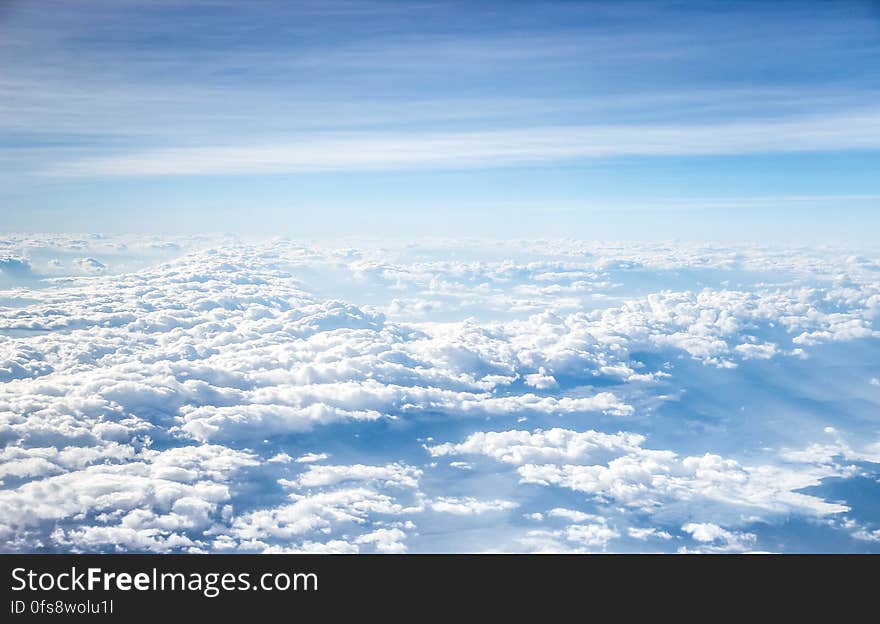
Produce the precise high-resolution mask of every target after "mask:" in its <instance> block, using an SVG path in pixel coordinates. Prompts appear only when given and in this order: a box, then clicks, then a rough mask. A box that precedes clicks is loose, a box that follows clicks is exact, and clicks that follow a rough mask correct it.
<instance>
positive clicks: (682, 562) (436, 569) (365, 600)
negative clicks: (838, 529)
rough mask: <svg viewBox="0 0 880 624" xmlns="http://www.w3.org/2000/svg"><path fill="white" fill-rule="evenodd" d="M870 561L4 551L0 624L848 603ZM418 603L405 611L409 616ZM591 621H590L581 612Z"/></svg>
mask: <svg viewBox="0 0 880 624" xmlns="http://www.w3.org/2000/svg"><path fill="white" fill-rule="evenodd" d="M877 563H878V559H877V558H876V557H874V556H812V555H810V556H734V555H730V556H677V555H670V556H663V555H659V556H657V555H655V556H641V555H614V556H606V555H165V556H161V555H3V556H0V564H2V575H3V582H2V592H3V603H2V610H3V616H2V618H0V621H3V622H16V621H24V620H28V621H33V620H35V619H40V620H43V619H52V620H56V621H57V620H58V619H64V618H68V617H74V618H79V619H82V618H89V619H92V620H104V621H131V620H132V619H134V618H136V619H137V620H138V621H143V620H144V619H146V620H147V621H149V620H153V621H155V620H159V619H161V618H169V617H170V618H176V617H178V616H181V615H183V614H199V616H200V617H204V618H208V619H210V618H218V619H220V620H223V621H227V620H228V619H230V618H238V619H239V621H241V620H243V619H245V618H247V619H252V618H254V617H258V618H260V619H259V620H258V621H263V619H269V618H270V617H276V616H277V615H279V614H280V615H284V619H285V621H289V620H290V619H291V618H294V619H299V618H300V617H301V616H315V617H318V616H322V617H326V616H334V615H335V616H339V617H341V616H342V615H344V614H351V613H353V612H355V613H357V612H360V613H363V614H365V615H366V614H371V615H373V616H378V615H382V614H385V615H392V614H395V615H401V614H405V613H409V614H410V615H411V616H412V617H413V618H420V617H422V616H425V615H426V614H428V613H430V614H432V615H437V614H444V615H446V616H456V617H461V618H464V619H465V620H466V619H467V617H466V616H467V615H468V614H471V613H472V612H473V609H475V608H478V609H479V610H480V611H481V612H483V613H491V614H494V615H496V616H501V615H502V614H510V615H516V616H523V615H526V614H528V615H532V616H536V617H540V616H542V615H543V616H544V617H546V616H548V615H549V614H551V613H558V610H559V609H560V608H563V607H565V608H567V609H581V610H583V612H584V614H585V615H586V614H588V613H592V612H593V611H594V610H595V609H596V608H598V607H602V608H603V609H604V608H608V607H611V608H613V609H616V610H617V611H618V612H619V613H621V614H624V613H627V614H632V613H633V612H643V613H654V614H656V613H667V614H668V613H680V612H682V611H689V610H693V609H695V608H696V605H697V604H704V603H706V601H709V602H710V603H712V604H715V605H717V607H718V608H719V609H722V610H723V611H724V612H725V613H727V614H729V613H731V612H737V611H739V612H742V613H743V614H747V613H753V610H754V609H755V608H758V606H759V605H763V607H762V608H765V607H766V606H770V605H774V606H776V607H782V608H785V609H786V610H790V609H795V610H797V609H799V608H804V607H808V608H809V609H814V608H821V607H826V608H828V609H829V612H837V609H838V608H844V607H852V606H853V605H854V604H856V603H857V602H858V601H859V600H865V599H866V598H867V597H870V596H871V595H872V591H871V590H872V588H873V586H874V584H875V581H874V578H876V571H877V570H878V567H877ZM414 606H417V611H411V610H412V609H413V608H414ZM587 619H591V618H587Z"/></svg>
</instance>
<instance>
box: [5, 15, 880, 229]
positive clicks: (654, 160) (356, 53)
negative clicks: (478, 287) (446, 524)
mask: <svg viewBox="0 0 880 624" xmlns="http://www.w3.org/2000/svg"><path fill="white" fill-rule="evenodd" d="M0 63H2V67H3V71H2V73H0V214H2V229H3V230H6V231H13V230H17V231H50V230H54V231H94V230H97V231H108V232H120V231H147V232H165V233H183V232H203V231H232V232H239V233H242V234H247V235H263V234H283V235H288V236H294V237H316V238H321V237H330V236H334V235H360V234H364V235H381V236H389V237H400V238H407V237H418V236H424V235H438V234H439V235H450V236H469V235H477V236H485V235H492V236H502V237H503V236H558V235H565V236H573V237H579V238H608V237H613V238H672V237H678V238H684V239H701V240H728V239H744V240H758V241H762V242H769V241H775V240H780V239H782V240H795V241H827V242H843V241H850V240H859V241H863V242H864V241H873V240H876V239H877V236H878V234H880V226H878V222H880V219H877V217H876V214H877V210H878V207H880V175H878V164H880V105H878V102H880V98H878V94H880V3H878V2H872V1H868V0H865V1H860V2H845V1H839V2H773V3H769V2H659V1H652V2H636V1H633V2H606V3H603V2H515V1H510V0H507V1H504V2H488V1H487V2H479V3H477V2H368V1H358V2H346V1H333V0H329V1H321V2H259V1H258V2H247V3H243V2H225V1H219V0H218V1H204V2H185V3H183V2H173V1H170V0H169V1H165V0H159V1H153V2H133V1H127V0H123V1H110V0H103V1H94V0H90V1H84V2H51V1H48V0H46V1H41V2H16V1H12V2H10V1H8V0H6V1H3V2H2V3H0Z"/></svg>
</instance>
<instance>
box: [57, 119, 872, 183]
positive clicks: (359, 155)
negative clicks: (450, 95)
mask: <svg viewBox="0 0 880 624" xmlns="http://www.w3.org/2000/svg"><path fill="white" fill-rule="evenodd" d="M878 148H880V112H877V111H860V112H857V113H852V114H849V115H839V116H829V117H811V118H801V119H793V120H781V121H780V120H764V121H752V122H738V123H721V124H694V125H629V126H623V125H621V126H614V125H609V126H570V127H544V128H522V129H513V130H500V131H496V130H492V131H482V132H457V133H411V134H392V133H387V134H376V133H361V134H333V135H316V136H308V137H304V138H303V139H301V140H300V141H296V142H289V143H282V144H262V145H256V144H255V145H221V146H211V147H171V148H166V149H157V150H148V151H141V152H131V153H127V154H126V153H117V154H114V155H112V156H107V157H93V158H85V159H80V160H74V161H70V162H67V163H61V164H59V165H56V166H55V167H52V168H50V169H48V170H46V172H45V173H47V174H49V175H53V176H63V177H105V176H174V175H215V174H224V175H233V174H265V173H308V172H321V171H375V170H396V169H449V168H452V169H458V168H487V167H501V166H512V165H518V164H529V163H532V164H534V163H542V162H560V161H568V160H577V159H582V158H613V157H626V156H711V155H733V154H755V153H794V152H816V151H843V150H872V149H878Z"/></svg>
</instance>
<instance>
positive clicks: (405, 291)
mask: <svg viewBox="0 0 880 624" xmlns="http://www.w3.org/2000/svg"><path fill="white" fill-rule="evenodd" d="M453 248H454V249H455V250H456V251H455V254H454V256H455V257H456V258H458V259H456V260H450V259H449V258H450V257H452V256H453V253H452V251H451V250H452V249H453ZM2 258H5V260H0V271H2V275H0V277H2V278H3V279H5V280H7V281H5V282H0V287H3V288H7V290H4V291H0V442H2V445H3V446H2V450H0V540H2V544H3V549H4V550H7V551H13V550H75V551H91V550H98V551H114V550H119V551H163V552H164V551H192V552H208V551H223V552H228V551H234V550H245V551H271V552H302V551H309V552H317V551H321V552H325V551H326V552H363V551H378V552H405V551H413V550H420V549H429V550H430V549H434V550H441V549H442V550H455V549H457V548H461V549H467V550H514V551H515V550H533V551H551V550H552V551H556V550H559V551H564V550H577V551H587V550H589V551H592V550H609V549H618V548H619V549H627V548H629V549H639V548H640V547H641V546H639V545H642V546H643V545H645V544H651V545H652V546H651V547H652V548H653V547H656V548H658V549H667V550H668V549H679V548H681V549H685V550H688V549H690V550H695V549H702V550H710V549H714V550H728V551H732V550H751V549H758V548H760V547H761V531H760V530H759V528H760V526H761V523H764V524H765V525H767V526H769V525H772V524H773V523H779V522H784V521H786V519H789V520H790V519H791V518H798V519H800V521H803V522H816V523H820V524H822V526H826V527H829V528H828V530H829V531H843V532H847V531H848V532H849V533H848V534H855V533H859V534H860V535H869V534H871V533H870V531H874V530H876V527H874V526H873V525H871V524H870V522H868V521H866V520H864V519H861V518H857V517H856V516H858V512H859V510H858V509H856V508H854V507H853V505H852V504H849V503H848V502H847V501H845V500H843V499H842V498H840V497H837V496H832V495H830V494H827V493H822V492H821V491H820V489H821V488H822V487H823V484H825V483H826V482H829V481H828V480H829V479H831V478H835V479H860V478H863V477H864V476H867V475H870V474H872V472H871V471H872V470H873V468H871V466H873V465H874V464H876V463H878V455H877V454H876V453H875V452H874V450H872V449H875V448H876V435H874V434H871V435H874V437H873V438H871V439H869V440H866V441H865V440H864V439H863V437H862V436H864V435H868V434H869V433H870V432H868V431H866V429H865V426H864V422H865V419H864V418H861V419H859V418H857V417H856V416H858V415H859V414H862V413H863V412H862V411H858V410H865V409H867V407H866V406H870V405H874V406H876V405H877V403H878V402H880V396H878V394H877V390H876V388H877V386H876V384H875V385H872V384H871V383H870V380H871V379H873V378H874V377H876V376H877V374H878V373H880V371H878V370H877V369H876V361H877V360H876V358H874V359H873V363H874V368H873V369H870V366H871V364H870V362H871V361H872V359H871V354H874V355H876V352H877V351H876V347H877V344H878V338H880V333H878V329H877V320H878V318H880V313H878V312H880V277H878V276H880V265H878V263H877V262H875V261H872V260H870V259H868V258H866V257H864V256H856V257H854V256H851V255H844V254H837V255H835V253H834V252H833V251H830V250H820V251H814V252H812V253H806V252H804V251H803V250H795V251H773V250H764V249H753V248H743V249H736V250H729V249H718V248H699V247H687V246H682V245H679V246H666V247H664V246H649V245H645V246H635V247H633V246H629V247H623V246H614V245H587V244H584V243H577V242H560V243H517V244H508V245H507V246H506V247H497V246H496V247H492V248H491V249H489V251H488V253H487V251H486V247H485V245H483V246H479V245H473V246H472V245H470V244H468V243H451V242H438V243H432V244H430V245H425V246H423V247H413V248H407V249H401V250H393V249H378V248H369V247H367V248H364V249H353V248H321V247H316V246H307V245H301V244H298V243H293V242H288V241H272V242H267V243H261V244H244V243H239V242H235V241H231V240H226V239H223V240H219V239H217V240H213V239H180V240H173V241H170V240H160V239H151V238H140V239H139V238H133V237H129V238H113V237H109V238H108V237H99V236H86V237H82V238H76V237H61V236H56V237H24V236H16V237H9V238H7V239H6V240H3V241H0V259H2ZM10 280H11V281H10ZM838 344H846V345H857V346H858V348H857V349H855V348H854V351H853V353H864V354H866V355H865V356H864V358H865V359H864V361H861V360H860V361H853V362H851V363H850V365H851V366H853V367H854V369H853V370H854V373H853V375H855V373H856V372H858V375H861V376H862V377H864V380H863V383H861V382H860V384H861V385H858V386H856V385H854V384H855V381H852V380H854V379H855V376H853V377H852V378H847V382H848V384H849V385H847V390H846V393H847V397H850V398H848V399H847V400H848V401H849V403H847V406H848V407H846V408H845V409H846V410H849V411H847V412H846V413H847V414H850V413H851V414H852V418H851V419H850V420H847V422H844V423H840V422H837V421H835V419H834V418H835V413H833V412H829V413H827V414H826V415H825V416H826V418H825V421H826V422H824V423H823V426H827V425H828V424H829V423H833V424H834V425H835V426H836V427H838V428H840V429H834V432H835V434H834V435H835V441H834V442H831V443H829V442H826V441H822V440H818V441H817V440H816V439H815V438H808V437H805V436H802V437H800V438H796V437H792V435H789V434H787V433H786V432H785V431H784V428H783V427H779V426H775V427H774V426H771V425H772V423H773V422H775V421H774V418H777V416H776V415H775V414H774V413H772V412H766V413H763V414H762V415H761V416H760V418H761V419H763V420H761V422H760V423H755V424H754V426H753V427H752V428H751V429H750V428H749V427H748V426H746V425H747V424H748V423H746V421H744V420H743V419H744V418H745V417H738V416H737V414H738V413H739V412H737V409H738V408H737V407H736V406H733V405H726V404H722V405H721V406H720V407H719V406H718V405H715V407H713V408H712V409H713V410H714V411H711V413H710V411H708V410H709V408H708V407H706V405H707V404H708V403H709V399H707V398H705V397H711V396H712V394H713V392H716V391H717V392H718V393H719V396H721V394H723V393H722V390H721V389H722V388H724V387H725V384H728V383H731V380H734V379H735V380H737V383H740V384H745V385H744V386H743V387H745V388H746V389H750V392H746V393H745V394H746V395H748V396H738V397H737V400H740V399H743V400H745V399H746V398H748V397H751V396H754V397H755V398H754V400H753V401H752V403H754V404H758V403H759V401H760V400H763V401H764V402H765V403H767V404H768V405H769V404H770V403H771V402H772V401H771V400H770V399H769V398H766V397H769V396H771V395H770V394H769V392H770V391H769V390H768V389H767V388H766V387H765V386H763V385H761V382H760V377H761V375H773V376H774V377H773V379H774V384H776V386H775V389H774V390H773V392H775V393H776V394H774V395H772V396H773V397H774V398H773V401H778V400H782V399H784V398H786V397H789V398H790V399H791V400H790V401H789V402H788V403H786V404H785V406H779V407H778V409H779V410H781V412H780V414H782V415H784V416H785V417H786V418H789V417H790V418H795V417H796V416H797V415H796V414H794V415H792V414H788V411H790V410H792V409H794V408H792V407H791V406H792V405H797V404H799V403H798V402H797V401H796V399H798V400H800V399H799V397H801V396H802V395H804V396H806V395H805V394H804V393H805V392H806V391H805V390H804V389H803V388H800V387H797V385H796V384H797V380H796V379H792V378H785V377H784V371H785V370H786V367H787V366H794V365H795V363H798V364H797V365H798V366H802V367H806V368H805V369H804V370H807V371H808V372H809V371H811V370H816V371H818V370H819V367H820V366H822V365H823V364H822V362H824V361H825V360H824V359H823V358H826V357H827V358H833V357H835V356H834V353H835V352H834V345H838ZM761 367H764V368H761ZM810 367H814V368H810ZM835 370H840V367H839V366H838V367H837V368H836V369H835ZM684 371H690V372H689V373H688V374H687V375H685V373H684ZM817 374H818V373H817ZM862 377H859V379H861V378H862ZM694 378H698V379H699V380H700V383H701V384H702V385H701V386H700V387H698V388H696V390H697V392H696V393H695V392H694V388H693V387H691V385H692V383H691V381H692V379H694ZM850 382H852V383H850ZM749 384H751V385H749ZM850 386H851V387H850ZM812 392H813V395H810V400H811V401H813V405H815V404H816V403H817V402H822V401H826V400H828V401H829V402H830V399H831V398H832V397H819V396H815V393H816V390H815V388H813V390H812ZM786 393H788V394H786ZM691 397H694V398H691ZM761 397H765V398H763V399H762V398H761ZM779 397H782V399H780V398H779ZM715 403H716V404H717V403H719V401H717V400H716V401H715ZM802 403H803V402H801V403H800V404H802ZM750 405H751V403H750ZM741 409H745V407H743V408H741ZM676 410H679V411H678V412H676ZM676 413H680V414H681V419H680V420H678V421H676V420H675V419H674V415H675V414H676ZM719 413H722V414H723V417H721V416H718V414H719ZM779 417H780V418H781V417H782V416H779ZM802 418H804V419H807V420H808V421H809V422H813V421H814V420H818V419H819V418H820V415H818V414H816V413H815V410H811V411H810V412H808V413H805V415H803V416H802ZM807 420H804V422H807ZM524 422H528V423H529V425H528V426H523V425H522V424H521V423H524ZM765 422H766V425H765ZM847 423H852V426H853V427H856V425H858V427H860V428H858V429H853V430H852V431H850V430H849V429H848V427H849V424H847ZM756 427H759V428H760V431H759V430H758V429H756ZM725 428H726V429H727V431H728V433H727V434H725V433H724V429H725ZM821 431H822V430H821V428H820V429H819V432H820V434H821ZM874 433H876V432H874ZM821 435H829V434H821ZM732 436H734V437H735V436H740V437H739V438H737V439H736V440H735V444H730V440H731V437H732ZM774 436H775V437H774ZM846 436H849V437H850V438H851V439H852V440H855V442H853V443H852V444H851V443H849V442H845V441H844V438H845V437H846ZM655 440H657V441H658V442H655ZM768 440H769V441H768ZM859 440H863V441H862V442H859ZM661 441H662V442H661ZM659 443H662V444H663V445H665V446H658V444H659ZM774 445H775V446H774ZM737 449H739V450H737ZM331 462H332V463H331ZM493 466H494V467H493ZM499 466H500V467H502V470H500V471H499V470H498V467H499ZM548 488H549V489H552V490H553V491H554V492H557V493H558V494H557V495H558V496H567V497H569V498H570V501H571V502H570V504H566V506H564V507H563V506H560V505H558V504H555V505H550V506H546V503H544V502H542V501H543V495H542V492H546V491H548ZM536 521H538V522H541V523H543V524H544V525H547V526H542V527H540V528H535V526H534V522H536ZM487 526H491V527H495V528H496V529H497V530H496V531H495V532H494V535H495V537H493V538H492V540H491V541H486V540H487V538H486V536H485V534H484V533H482V530H483V529H484V528H485V527H487ZM856 526H857V527H858V528H857V529H856V528H853V527H856ZM755 527H759V528H755ZM427 535H443V536H446V537H445V539H446V540H448V541H446V542H436V541H435V542H431V541H430V538H429V537H426V536H427ZM435 539H436V538H435ZM853 539H856V540H858V539H859V538H858V537H853ZM456 540H462V541H460V542H459V541H456ZM865 541H866V540H864V539H862V540H861V542H862V543H864V542H865Z"/></svg>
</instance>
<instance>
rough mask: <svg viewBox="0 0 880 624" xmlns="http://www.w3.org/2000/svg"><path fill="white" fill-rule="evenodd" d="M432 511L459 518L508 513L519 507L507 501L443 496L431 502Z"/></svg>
mask: <svg viewBox="0 0 880 624" xmlns="http://www.w3.org/2000/svg"><path fill="white" fill-rule="evenodd" d="M430 506H431V509H433V510H434V511H437V512H440V513H449V514H454V515H457V516H470V515H480V514H484V513H488V512H493V511H508V510H510V509H516V508H517V507H519V504H518V503H515V502H513V501H507V500H499V499H495V500H479V499H476V498H471V497H466V498H456V497H454V496H442V497H440V498H437V499H435V500H433V501H431V502H430Z"/></svg>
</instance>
